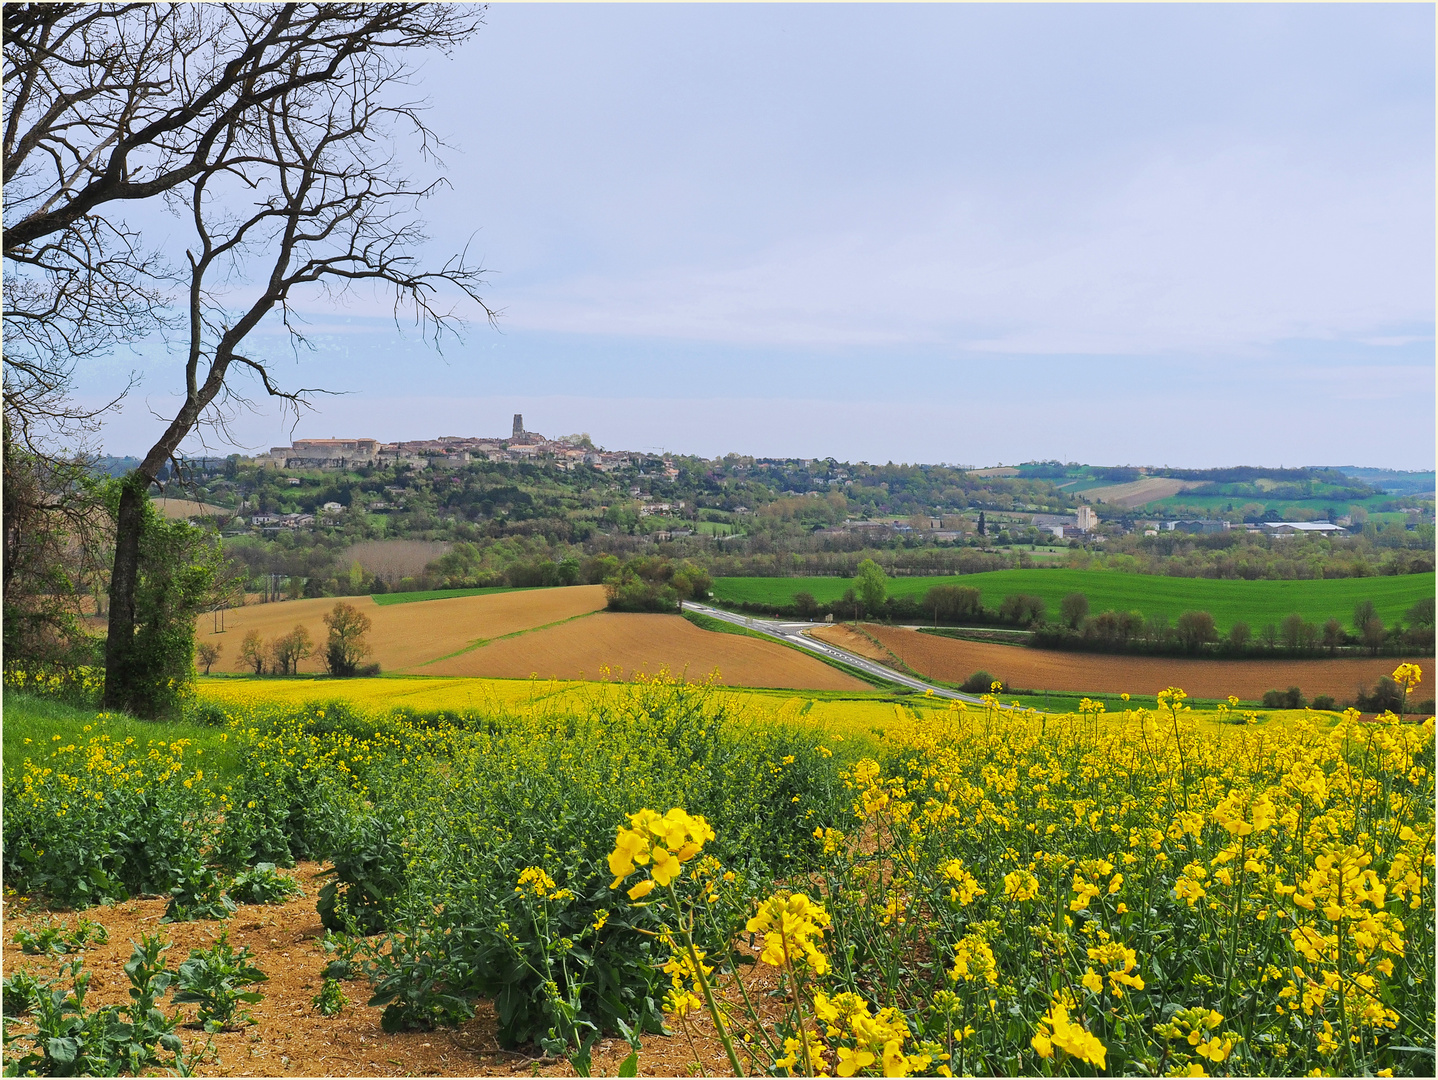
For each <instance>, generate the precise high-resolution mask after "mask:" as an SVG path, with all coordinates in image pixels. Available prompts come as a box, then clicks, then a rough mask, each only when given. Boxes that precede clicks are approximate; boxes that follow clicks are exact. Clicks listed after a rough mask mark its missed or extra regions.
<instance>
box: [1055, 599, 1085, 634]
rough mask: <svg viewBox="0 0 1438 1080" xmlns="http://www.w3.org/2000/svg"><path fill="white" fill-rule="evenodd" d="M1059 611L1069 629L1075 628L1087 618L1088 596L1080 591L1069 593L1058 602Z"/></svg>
mask: <svg viewBox="0 0 1438 1080" xmlns="http://www.w3.org/2000/svg"><path fill="white" fill-rule="evenodd" d="M1059 613H1060V614H1061V615H1062V616H1063V620H1064V622H1065V623H1066V624H1068V628H1069V629H1070V630H1077V629H1078V628H1079V623H1081V622H1083V621H1084V620H1085V619H1086V618H1088V597H1087V596H1085V595H1084V594H1083V593H1081V592H1074V593H1069V594H1068V595H1067V596H1065V597H1064V598H1063V602H1062V603H1060V604H1059Z"/></svg>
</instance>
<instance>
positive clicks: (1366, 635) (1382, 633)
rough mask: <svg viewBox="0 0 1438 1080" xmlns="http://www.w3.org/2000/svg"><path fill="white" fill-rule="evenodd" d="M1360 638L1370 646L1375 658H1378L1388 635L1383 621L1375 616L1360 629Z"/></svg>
mask: <svg viewBox="0 0 1438 1080" xmlns="http://www.w3.org/2000/svg"><path fill="white" fill-rule="evenodd" d="M1359 636H1360V637H1361V638H1362V639H1363V644H1364V645H1366V646H1368V648H1369V649H1370V650H1371V651H1372V653H1373V655H1374V656H1377V655H1378V650H1379V649H1381V648H1383V641H1384V639H1385V638H1386V637H1387V636H1388V633H1387V631H1386V630H1385V629H1384V627H1383V620H1382V619H1380V618H1379V617H1378V616H1377V615H1373V616H1370V617H1369V619H1368V621H1367V622H1365V623H1364V624H1363V625H1362V627H1360V629H1359Z"/></svg>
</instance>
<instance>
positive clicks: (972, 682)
mask: <svg viewBox="0 0 1438 1080" xmlns="http://www.w3.org/2000/svg"><path fill="white" fill-rule="evenodd" d="M997 681H998V680H996V679H995V678H994V677H993V676H992V675H990V674H989V673H988V672H987V671H976V672H974V673H973V674H972V675H970V676H969V677H968V678H967V679H965V680H964V681H963V683H962V684H961V685H960V686H959V689H960V690H962V691H963V692H964V693H966V694H987V693H988V692H989V691H990V690H991V689H993V685H994V683H995V682H997ZM1007 689H1008V687H1006V686H1004V685H1002V684H1000V685H999V692H1000V693H1003V692H1005V691H1006V690H1007Z"/></svg>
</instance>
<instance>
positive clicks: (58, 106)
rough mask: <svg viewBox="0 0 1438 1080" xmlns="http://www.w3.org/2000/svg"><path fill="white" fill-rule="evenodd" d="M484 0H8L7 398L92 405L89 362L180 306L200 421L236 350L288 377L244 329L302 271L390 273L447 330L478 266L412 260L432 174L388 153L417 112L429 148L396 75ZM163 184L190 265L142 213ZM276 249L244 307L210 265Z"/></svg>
mask: <svg viewBox="0 0 1438 1080" xmlns="http://www.w3.org/2000/svg"><path fill="white" fill-rule="evenodd" d="M480 14H481V9H477V8H474V7H472V6H446V5H423V4H306V5H297V4H296V5H289V4H286V5H281V4H234V5H228V4H226V5H219V4H195V5H189V4H174V5H162V4H75V5H70V4H7V5H5V7H4V31H5V41H4V98H5V126H4V134H3V167H4V177H5V187H4V223H5V236H4V255H5V261H6V268H5V269H6V278H7V283H6V290H5V306H4V319H5V406H6V411H7V413H9V414H10V415H11V417H12V419H13V421H14V424H15V427H16V429H17V430H16V434H18V435H19V436H20V437H23V438H29V437H30V436H31V434H32V433H33V432H34V431H35V430H36V427H37V425H38V426H44V425H45V424H46V423H47V422H48V423H49V424H51V425H52V426H53V425H55V424H57V423H58V424H59V425H60V426H61V427H63V426H64V424H65V423H66V422H67V421H74V420H83V419H84V418H85V417H86V416H87V415H88V414H87V413H85V411H84V410H77V409H75V408H73V407H72V406H70V405H69V404H68V403H67V400H66V396H67V393H68V391H69V390H70V380H71V376H72V373H73V365H74V364H75V363H76V362H77V361H78V360H83V358H85V357H87V356H90V355H94V354H96V353H99V352H104V351H108V350H110V349H112V348H113V347H114V346H115V345H116V344H118V343H121V342H125V341H131V340H135V339H137V338H139V337H141V336H144V335H147V334H150V333H153V332H155V331H156V330H158V329H160V327H161V325H162V324H164V323H166V322H169V323H171V324H173V325H174V326H175V327H177V328H180V329H181V333H182V338H183V336H184V334H185V331H188V338H189V346H190V347H189V350H188V357H187V376H188V378H187V390H188V392H189V400H188V401H187V403H186V413H187V414H188V413H192V412H193V413H195V415H193V416H189V417H188V420H187V424H188V426H187V427H186V432H188V430H189V428H190V427H192V426H193V423H194V422H195V420H196V419H198V412H202V411H203V409H204V408H205V407H207V406H208V405H209V404H210V402H211V401H213V400H214V398H215V397H216V396H217V395H218V394H219V393H220V392H221V390H222V389H223V380H224V375H225V371H226V369H227V368H228V366H229V363H230V362H231V361H234V362H237V363H239V364H240V365H241V366H244V367H247V368H249V369H251V370H252V371H255V372H256V373H257V374H258V375H259V376H260V379H261V382H262V384H263V385H264V388H265V390H266V391H267V392H276V391H277V390H278V387H276V386H275V385H274V384H273V382H272V380H270V379H269V377H268V374H267V373H266V372H265V371H263V370H260V369H261V368H263V362H262V361H260V360H258V359H256V358H255V357H252V356H240V355H237V354H236V352H235V345H236V344H237V343H238V341H240V340H242V339H243V337H244V334H245V333H247V332H248V331H249V330H250V329H253V327H254V325H255V323H256V322H257V321H258V319H259V318H261V317H263V315H264V314H265V313H266V312H267V311H268V310H270V309H271V308H273V307H275V306H279V307H280V308H282V309H287V308H288V305H289V303H290V302H291V301H292V299H293V298H294V290H295V289H296V288H298V287H302V286H305V285H315V284H319V285H327V286H331V287H333V286H335V285H340V284H343V283H348V282H354V281H357V280H361V279H366V278H368V279H371V280H376V281H380V282H383V283H385V284H386V285H388V286H390V287H391V288H393V290H394V295H395V301H396V304H397V305H400V306H403V307H407V308H409V310H410V311H411V313H412V314H414V315H416V316H417V317H418V318H419V319H420V320H421V322H423V323H424V324H426V327H427V329H429V330H430V331H432V332H436V333H437V332H439V331H441V330H443V329H444V328H445V326H446V325H447V324H448V320H449V319H450V317H451V314H452V313H451V312H450V311H449V310H448V309H447V308H446V307H443V306H441V305H440V304H438V303H437V302H436V295H437V290H438V289H439V287H440V286H441V285H442V284H444V283H448V284H451V285H453V286H456V287H457V288H458V290H459V291H460V292H461V293H468V294H469V295H470V296H472V297H474V293H473V289H474V285H475V283H476V281H477V277H476V274H475V271H474V270H473V269H472V268H470V267H468V266H465V265H464V264H463V263H462V262H455V263H451V264H449V265H448V266H446V267H441V268H440V269H439V270H438V271H432V272H423V271H420V270H418V269H416V268H415V267H414V266H413V264H412V263H411V262H410V261H409V260H410V258H411V257H412V253H413V250H414V248H415V246H416V245H417V243H418V242H419V241H420V240H421V239H422V236H421V234H420V232H419V231H418V225H417V223H416V221H415V220H414V219H412V218H406V216H405V215H406V213H407V212H411V211H413V209H414V203H415V200H416V199H417V198H418V197H420V196H422V195H423V193H424V192H423V191H422V190H411V189H409V188H408V186H407V185H406V183H405V182H404V172H403V171H402V170H399V169H397V168H395V163H394V162H393V161H391V160H389V159H388V158H386V157H385V156H384V155H385V148H387V147H393V146H394V145H396V143H395V141H394V140H395V139H396V138H397V137H398V136H400V135H403V134H408V135H410V136H413V137H415V138H414V139H413V141H412V145H413V146H414V148H415V150H416V151H417V153H418V154H419V155H422V156H426V155H430V154H431V153H432V152H433V150H434V141H433V139H432V137H431V135H430V133H429V132H428V130H427V129H426V128H425V127H424V125H423V123H422V122H420V115H419V112H418V110H417V109H416V108H415V107H414V106H413V105H411V104H406V103H405V102H404V100H403V99H402V98H401V97H399V95H398V90H399V88H400V87H402V86H403V85H404V84H405V82H406V78H407V74H408V61H409V57H410V56H411V55H412V54H413V53H414V52H415V50H418V49H436V48H437V49H441V50H443V49H448V48H449V47H451V46H453V45H454V44H455V43H457V42H459V41H461V40H463V39H464V38H465V37H467V36H468V35H470V34H471V33H473V32H474V30H475V29H476V28H477V26H478V24H479V18H480ZM401 126H402V127H403V128H405V129H407V130H405V131H401V130H400V127H401ZM237 196H242V197H243V198H240V199H238V200H237V199H236V197H237ZM156 197H164V198H166V199H167V200H169V201H170V202H171V205H172V208H174V209H177V210H178V211H180V212H182V213H184V214H185V215H186V216H189V217H192V218H193V220H194V224H195V230H196V234H197V236H196V240H195V243H194V245H193V246H192V248H191V250H190V252H189V258H188V260H187V262H188V265H186V266H180V267H171V266H167V265H165V263H164V262H163V260H162V259H161V257H160V254H159V253H158V252H156V251H155V250H153V249H152V248H149V247H147V246H146V243H145V239H144V237H143V236H142V235H141V234H140V232H139V231H138V229H137V228H135V227H133V226H132V225H131V224H129V223H128V222H127V220H126V218H125V208H126V206H125V204H126V203H130V202H135V201H139V200H147V199H154V198H156ZM271 245H277V247H272V246H271ZM261 250H264V251H266V252H267V253H268V252H270V251H275V250H277V251H279V252H280V254H281V256H282V258H281V259H280V260H278V261H274V262H270V263H269V265H267V266H266V267H264V268H263V270H262V271H261V272H260V273H259V275H258V281H259V283H260V286H261V288H262V290H263V296H264V298H265V302H261V303H258V304H254V305H251V306H250V307H249V309H248V310H231V309H230V308H227V307H226V305H225V304H224V303H222V302H220V301H219V300H218V299H217V298H216V297H215V295H214V280H215V279H214V277H213V276H207V275H209V274H210V272H211V271H212V270H214V269H216V268H218V269H219V270H221V271H222V272H223V273H225V274H227V275H230V276H231V280H232V281H233V280H234V279H235V277H236V276H243V273H244V268H243V266H242V265H241V264H240V260H241V258H242V257H243V256H250V255H253V254H254V253H255V252H257V251H261ZM474 298H475V299H477V297H474ZM216 361H218V367H216V363H215V362H216ZM212 375H218V380H219V381H218V383H212V382H211V380H210V378H209V377H210V376H212ZM290 393H293V392H292V391H291V392H290ZM191 405H197V406H198V407H199V409H198V411H196V410H194V409H191V408H190V406H191ZM162 441H163V440H162ZM173 449H174V447H173V446H171V447H168V448H166V449H165V451H164V454H168V453H172V452H173ZM159 463H160V464H162V463H163V454H162V456H161V458H160V461H159ZM157 467H158V466H157Z"/></svg>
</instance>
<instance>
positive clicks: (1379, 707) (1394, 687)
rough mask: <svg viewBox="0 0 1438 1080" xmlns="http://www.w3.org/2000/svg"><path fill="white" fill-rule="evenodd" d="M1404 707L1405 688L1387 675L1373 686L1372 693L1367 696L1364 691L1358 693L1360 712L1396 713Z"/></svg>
mask: <svg viewBox="0 0 1438 1080" xmlns="http://www.w3.org/2000/svg"><path fill="white" fill-rule="evenodd" d="M1402 706H1403V688H1402V687H1401V686H1399V685H1398V684H1397V683H1396V682H1394V681H1393V680H1392V679H1390V678H1389V677H1388V676H1387V675H1384V676H1382V677H1381V678H1380V679H1379V680H1378V681H1377V682H1376V683H1374V684H1373V691H1372V693H1367V694H1365V693H1364V692H1363V691H1362V690H1360V691H1359V692H1358V709H1359V711H1360V712H1370V713H1381V712H1395V713H1396V712H1397V711H1398V710H1399V709H1400V708H1402Z"/></svg>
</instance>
